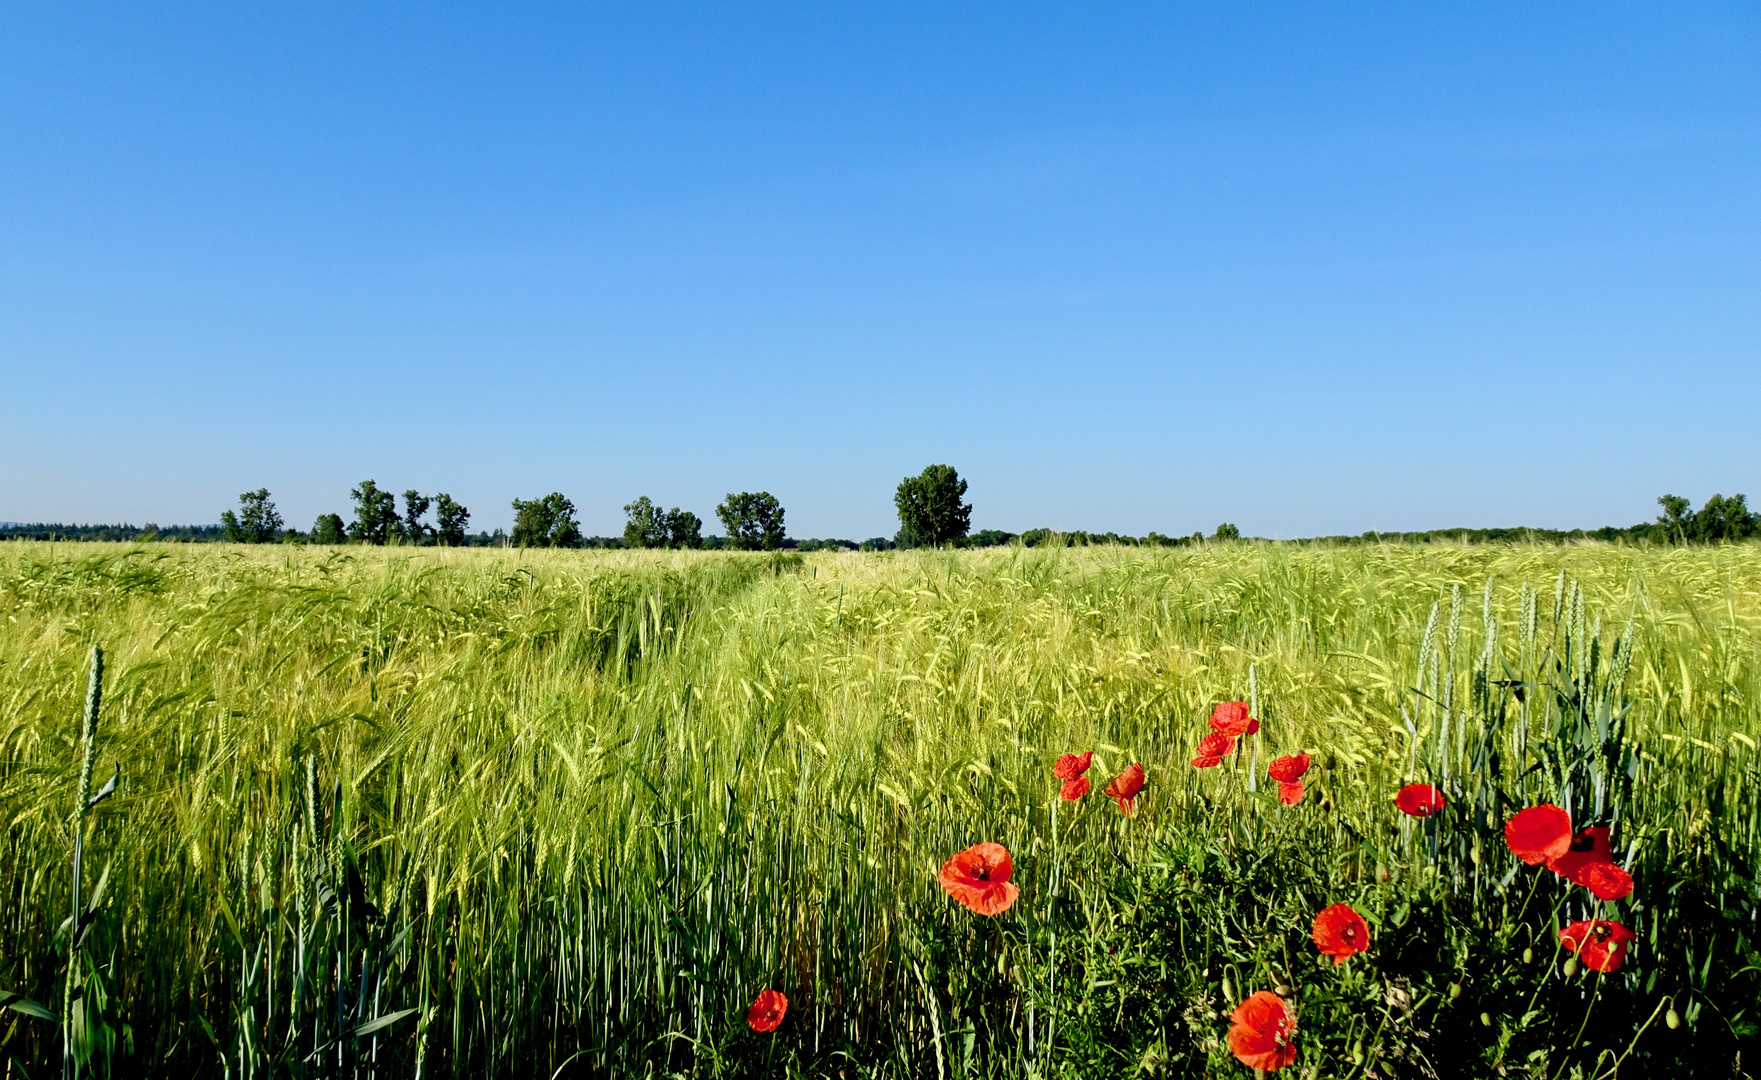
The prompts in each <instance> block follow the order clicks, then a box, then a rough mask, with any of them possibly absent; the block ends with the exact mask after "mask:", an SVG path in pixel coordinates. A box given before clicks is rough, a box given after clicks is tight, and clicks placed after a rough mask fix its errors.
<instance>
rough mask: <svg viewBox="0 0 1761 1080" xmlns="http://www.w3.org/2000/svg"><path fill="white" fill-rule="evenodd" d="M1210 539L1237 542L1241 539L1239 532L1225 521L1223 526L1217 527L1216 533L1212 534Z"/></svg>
mask: <svg viewBox="0 0 1761 1080" xmlns="http://www.w3.org/2000/svg"><path fill="white" fill-rule="evenodd" d="M1211 539H1212V540H1239V539H1241V530H1240V529H1237V528H1236V527H1235V526H1233V525H1231V524H1229V523H1228V522H1227V521H1225V522H1224V523H1223V524H1221V525H1219V526H1217V531H1216V532H1215V533H1214V534H1212V536H1211Z"/></svg>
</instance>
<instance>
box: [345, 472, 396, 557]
mask: <svg viewBox="0 0 1761 1080" xmlns="http://www.w3.org/2000/svg"><path fill="white" fill-rule="evenodd" d="M349 498H351V499H353V500H354V501H355V523H354V525H353V527H351V528H350V529H349V539H350V540H353V541H354V542H355V543H357V544H383V543H385V542H386V541H388V540H390V539H391V538H392V537H393V536H394V535H396V534H397V531H398V524H399V518H398V515H397V496H395V495H393V494H392V493H391V492H389V491H386V490H384V489H383V488H381V487H380V486H379V485H378V484H375V483H374V482H373V481H371V480H363V481H361V486H360V487H357V488H353V489H351V490H350V491H349Z"/></svg>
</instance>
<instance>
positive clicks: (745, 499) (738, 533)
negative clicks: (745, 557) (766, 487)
mask: <svg viewBox="0 0 1761 1080" xmlns="http://www.w3.org/2000/svg"><path fill="white" fill-rule="evenodd" d="M715 516H716V517H718V518H720V519H721V522H722V531H723V532H725V533H727V536H728V544H729V546H731V547H734V548H736V549H738V550H740V551H757V550H761V549H762V550H764V551H775V550H776V549H777V548H780V547H782V546H783V506H782V504H781V503H779V502H777V498H776V496H775V495H772V494H771V493H770V492H768V491H742V492H740V493H739V494H738V495H736V494H734V493H733V492H729V493H728V498H727V501H726V502H724V503H722V504H721V505H719V506H717V507H716V508H715Z"/></svg>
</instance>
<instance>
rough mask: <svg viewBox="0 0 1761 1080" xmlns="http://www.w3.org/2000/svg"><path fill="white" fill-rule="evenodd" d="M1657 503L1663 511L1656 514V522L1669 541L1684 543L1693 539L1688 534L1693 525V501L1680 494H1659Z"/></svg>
mask: <svg viewBox="0 0 1761 1080" xmlns="http://www.w3.org/2000/svg"><path fill="white" fill-rule="evenodd" d="M1657 505H1658V506H1661V507H1663V513H1661V514H1659V515H1657V524H1658V525H1660V526H1662V528H1663V534H1664V536H1665V537H1666V538H1667V539H1668V540H1669V542H1670V543H1672V544H1685V543H1687V542H1688V541H1689V540H1691V539H1693V537H1691V536H1690V535H1688V534H1689V533H1690V531H1692V529H1693V527H1694V504H1693V503H1691V502H1689V501H1688V500H1686V499H1684V498H1682V497H1681V496H1680V495H1661V496H1659V497H1658V499H1657Z"/></svg>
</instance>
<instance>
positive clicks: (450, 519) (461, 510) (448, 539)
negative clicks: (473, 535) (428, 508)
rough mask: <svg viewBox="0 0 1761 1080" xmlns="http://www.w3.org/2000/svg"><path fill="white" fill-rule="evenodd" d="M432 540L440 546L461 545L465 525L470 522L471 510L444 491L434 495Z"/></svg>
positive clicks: (463, 541) (463, 540)
mask: <svg viewBox="0 0 1761 1080" xmlns="http://www.w3.org/2000/svg"><path fill="white" fill-rule="evenodd" d="M434 521H435V529H434V542H435V543H437V544H439V545H441V546H442V547H463V546H464V543H465V526H467V525H469V524H470V523H471V511H469V510H467V509H465V507H464V506H462V505H460V504H459V503H458V502H457V501H455V500H454V499H453V497H452V496H451V495H448V494H447V493H446V492H444V491H443V492H441V493H440V494H438V495H436V496H434Z"/></svg>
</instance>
